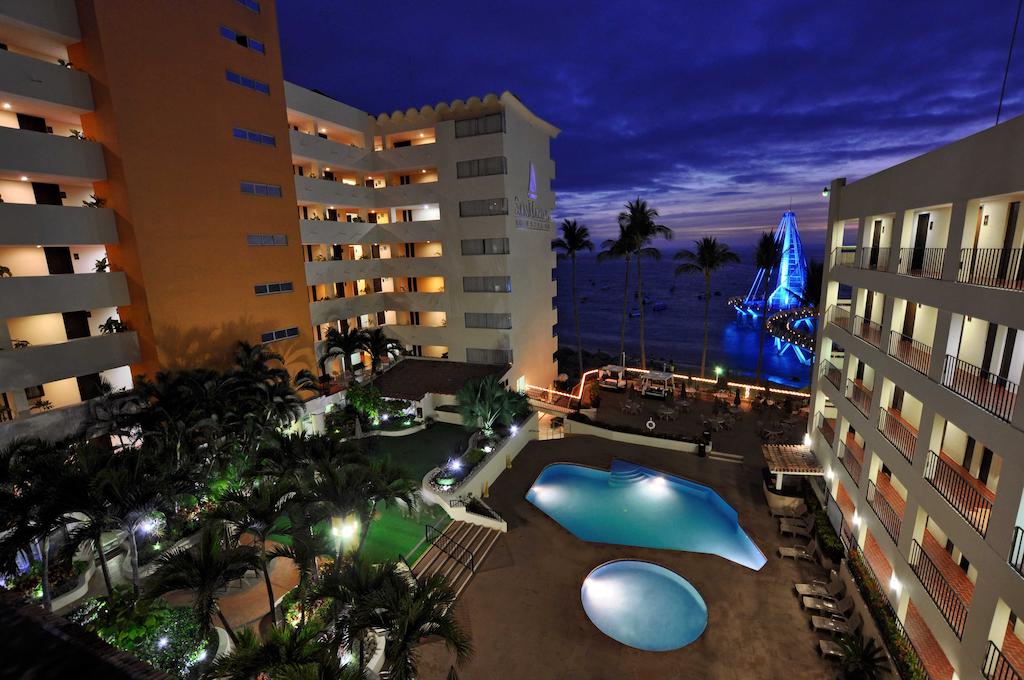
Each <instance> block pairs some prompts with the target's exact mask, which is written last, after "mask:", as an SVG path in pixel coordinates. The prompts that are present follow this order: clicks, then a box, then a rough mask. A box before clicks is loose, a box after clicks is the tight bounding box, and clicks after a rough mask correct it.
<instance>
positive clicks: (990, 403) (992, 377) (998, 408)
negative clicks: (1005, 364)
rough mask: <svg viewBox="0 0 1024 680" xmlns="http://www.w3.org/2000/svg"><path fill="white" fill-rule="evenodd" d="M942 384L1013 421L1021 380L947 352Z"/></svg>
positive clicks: (968, 399) (1000, 416) (1003, 418)
mask: <svg viewBox="0 0 1024 680" xmlns="http://www.w3.org/2000/svg"><path fill="white" fill-rule="evenodd" d="M942 385H943V387H946V388H948V389H950V390H952V391H953V392H956V393H957V394H959V395H960V396H961V397H963V398H964V399H966V400H967V401H969V402H971V403H973V404H975V405H976V406H980V407H981V408H982V409H984V410H986V411H988V412H989V413H991V414H992V415H994V416H995V417H996V418H999V419H1000V420H1005V421H1007V422H1009V421H1010V418H1011V417H1012V416H1013V406H1014V403H1015V402H1016V401H1017V383H1015V382H1013V381H1012V380H1007V379H1006V378H1004V377H1003V376H1001V375H996V374H995V373H992V372H991V371H986V370H985V369H984V368H982V367H981V366H975V365H974V364H972V363H969V362H967V361H964V360H963V359H958V358H957V357H955V356H953V355H952V354H947V355H946V363H945V365H944V366H943V370H942Z"/></svg>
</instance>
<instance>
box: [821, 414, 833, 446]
mask: <svg viewBox="0 0 1024 680" xmlns="http://www.w3.org/2000/svg"><path fill="white" fill-rule="evenodd" d="M816 419H817V421H818V423H817V428H818V431H819V432H821V434H822V436H823V437H825V441H827V442H828V445H829V446H834V445H835V441H836V430H835V427H833V425H832V423H833V422H834V421H831V420H829V419H828V418H826V417H825V415H824V414H822V413H819V414H818V415H817V416H816Z"/></svg>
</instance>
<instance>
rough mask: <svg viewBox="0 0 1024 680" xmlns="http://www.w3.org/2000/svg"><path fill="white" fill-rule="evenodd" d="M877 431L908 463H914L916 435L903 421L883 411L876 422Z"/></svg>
mask: <svg viewBox="0 0 1024 680" xmlns="http://www.w3.org/2000/svg"><path fill="white" fill-rule="evenodd" d="M878 431H879V432H881V433H882V436H883V437H885V438H886V439H888V440H889V443H890V444H892V445H893V446H895V447H896V450H897V451H899V452H900V453H902V454H903V457H904V458H906V459H907V462H908V463H912V462H914V449H915V448H916V447H917V433H916V432H914V431H913V430H911V429H910V428H909V427H908V426H907V425H906V424H905V423H904V422H903V420H902V419H901V418H900V417H899V416H897V415H895V414H894V413H891V412H890V411H888V410H885V409H883V410H882V415H881V418H880V420H879V421H878Z"/></svg>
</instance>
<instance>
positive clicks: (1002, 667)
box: [981, 640, 1021, 680]
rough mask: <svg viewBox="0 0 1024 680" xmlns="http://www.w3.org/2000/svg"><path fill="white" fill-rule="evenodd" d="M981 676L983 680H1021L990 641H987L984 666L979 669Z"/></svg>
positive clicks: (1010, 664) (1018, 674)
mask: <svg viewBox="0 0 1024 680" xmlns="http://www.w3.org/2000/svg"><path fill="white" fill-rule="evenodd" d="M981 674H982V675H983V676H984V677H985V680H1021V675H1020V673H1018V672H1017V669H1016V668H1014V667H1013V664H1012V663H1010V660H1009V659H1008V658H1007V657H1006V656H1004V655H1003V652H1002V651H1001V650H1000V649H999V648H998V647H996V643H994V642H992V641H991V640H989V641H988V653H987V654H986V655H985V665H984V666H982V668H981Z"/></svg>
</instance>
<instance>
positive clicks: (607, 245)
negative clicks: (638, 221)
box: [597, 224, 635, 363]
mask: <svg viewBox="0 0 1024 680" xmlns="http://www.w3.org/2000/svg"><path fill="white" fill-rule="evenodd" d="M634 250H635V248H634V247H633V235H632V234H631V233H630V232H629V231H627V230H626V227H625V226H623V225H622V224H620V225H619V237H618V238H609V239H605V240H604V242H602V243H601V251H600V252H599V253H598V254H597V261H598V262H604V261H606V260H611V259H618V258H620V257H621V258H622V259H623V260H624V261H625V263H626V269H625V276H624V279H623V288H622V325H621V327H620V329H619V356H620V357H623V359H622V361H623V363H625V356H626V319H627V318H628V317H629V261H630V258H631V257H633V251H634Z"/></svg>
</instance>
